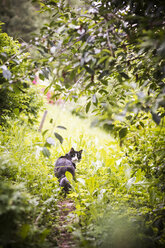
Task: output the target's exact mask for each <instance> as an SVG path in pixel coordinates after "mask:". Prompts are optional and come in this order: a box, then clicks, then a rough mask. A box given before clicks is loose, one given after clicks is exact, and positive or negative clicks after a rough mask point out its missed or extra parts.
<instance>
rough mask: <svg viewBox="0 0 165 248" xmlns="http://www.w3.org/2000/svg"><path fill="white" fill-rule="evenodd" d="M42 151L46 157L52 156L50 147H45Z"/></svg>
mask: <svg viewBox="0 0 165 248" xmlns="http://www.w3.org/2000/svg"><path fill="white" fill-rule="evenodd" d="M42 153H43V155H44V156H45V157H47V158H49V157H50V151H49V150H48V148H46V147H43V148H42Z"/></svg>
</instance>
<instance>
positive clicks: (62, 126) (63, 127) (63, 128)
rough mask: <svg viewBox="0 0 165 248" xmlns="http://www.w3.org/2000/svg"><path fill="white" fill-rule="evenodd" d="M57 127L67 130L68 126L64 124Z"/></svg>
mask: <svg viewBox="0 0 165 248" xmlns="http://www.w3.org/2000/svg"><path fill="white" fill-rule="evenodd" d="M57 128H60V129H65V130H67V128H66V127H64V126H61V125H60V126H57Z"/></svg>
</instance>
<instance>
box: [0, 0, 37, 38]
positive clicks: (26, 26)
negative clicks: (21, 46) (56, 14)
mask: <svg viewBox="0 0 165 248" xmlns="http://www.w3.org/2000/svg"><path fill="white" fill-rule="evenodd" d="M39 20H40V18H38V16H37V13H36V8H35V7H34V6H33V5H32V3H31V1H30V0H10V1H9V0H7V1H6V0H5V1H1V2H0V21H2V22H4V23H5V24H4V25H3V31H4V32H6V33H7V34H8V35H9V36H12V37H14V38H15V39H20V40H21V41H22V40H24V41H26V42H28V41H29V40H30V39H31V33H32V32H35V31H37V28H38V26H39ZM40 21H41V20H40Z"/></svg>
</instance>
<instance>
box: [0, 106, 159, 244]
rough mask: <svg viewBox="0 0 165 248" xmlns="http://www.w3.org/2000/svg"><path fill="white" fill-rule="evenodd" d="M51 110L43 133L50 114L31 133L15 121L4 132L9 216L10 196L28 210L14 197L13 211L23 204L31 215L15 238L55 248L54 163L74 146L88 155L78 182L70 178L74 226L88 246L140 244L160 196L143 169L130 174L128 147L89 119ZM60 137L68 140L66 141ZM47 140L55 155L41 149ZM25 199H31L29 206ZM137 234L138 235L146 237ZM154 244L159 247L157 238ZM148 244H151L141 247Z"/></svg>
mask: <svg viewBox="0 0 165 248" xmlns="http://www.w3.org/2000/svg"><path fill="white" fill-rule="evenodd" d="M45 109H47V111H48V114H47V117H46V120H45V123H44V126H43V130H42V132H38V127H39V122H40V121H41V119H42V116H43V112H44V110H43V111H42V112H41V113H40V116H39V119H38V122H37V123H36V125H35V126H33V128H32V127H29V126H28V125H27V124H26V122H24V123H23V122H22V120H21V118H20V119H19V120H16V121H11V120H9V124H10V125H9V127H8V128H7V129H6V130H5V131H2V130H1V131H0V138H1V139H0V140H1V143H0V163H1V167H0V179H1V181H2V183H3V182H4V183H5V184H4V185H6V183H7V184H8V186H7V187H6V186H4V187H3V188H4V191H3V194H2V200H3V199H4V196H3V195H4V194H5V187H6V194H7V195H8V192H9V188H11V189H12V190H13V196H12V197H11V195H10V194H9V196H8V197H9V201H5V203H4V204H6V205H5V206H6V207H5V208H4V210H3V211H4V212H3V213H4V214H7V215H8V211H10V207H9V206H10V201H12V200H10V198H11V199H13V197H14V196H15V195H22V196H23V197H22V198H21V199H22V205H23V206H24V207H23V208H21V203H20V200H19V199H18V200H17V197H15V198H14V199H16V200H14V204H15V206H17V205H18V206H19V207H20V209H21V210H20V211H23V213H24V214H23V215H26V212H28V211H30V212H29V214H28V216H29V217H28V220H26V222H25V221H24V216H23V215H21V216H22V217H21V218H22V219H19V218H18V217H15V218H16V222H18V229H19V232H17V235H18V233H19V235H18V236H20V235H21V237H22V239H23V242H24V243H23V246H25V247H26V245H25V244H28V243H29V242H30V243H31V247H35V246H36V245H37V247H43V246H44V244H45V243H44V242H45V241H49V242H50V243H49V245H48V246H49V247H51V244H52V246H53V245H55V239H54V238H53V237H55V236H56V235H59V233H58V231H57V230H58V228H57V227H58V207H57V203H58V201H59V199H61V197H62V196H61V193H60V191H61V189H60V188H59V185H58V180H57V178H55V176H54V163H55V161H56V159H57V158H58V157H59V156H61V155H64V154H66V153H67V152H68V151H69V150H70V148H71V147H74V148H75V149H76V150H81V149H83V153H82V160H81V162H80V163H79V164H77V169H76V181H72V178H71V177H70V175H69V174H68V175H67V176H68V179H69V180H70V181H71V183H72V191H71V193H70V194H69V195H68V196H67V197H68V198H71V199H72V200H74V202H75V206H76V210H75V211H74V218H73V219H74V221H73V222H71V223H70V226H69V227H68V228H69V229H70V230H71V231H72V232H73V233H74V234H75V237H76V239H78V240H79V242H80V243H81V246H82V247H85V248H88V247H89V248H91V247H102V248H104V247H105V248H106V247H108V246H110V247H114V248H116V247H121V244H123V243H125V246H124V247H130V248H135V247H139V245H141V244H142V240H143V239H142V236H143V228H142V226H143V227H144V224H143V222H144V221H143V218H144V216H145V214H146V213H147V214H148V213H150V212H151V209H150V206H151V203H153V199H154V198H153V194H151V186H150V185H151V184H150V182H149V181H147V180H146V178H145V175H144V172H143V171H142V170H140V169H138V168H136V176H132V173H133V170H132V168H131V166H132V165H131V164H129V161H128V159H127V156H126V155H125V153H124V152H123V151H124V149H123V148H122V150H121V148H120V147H119V144H118V142H117V141H116V140H114V139H113V137H111V136H110V135H109V134H108V133H105V132H104V131H103V130H101V129H99V128H96V127H95V128H94V127H90V124H91V120H90V119H80V118H79V117H77V116H73V115H72V114H71V113H70V112H69V111H68V110H67V106H54V105H46V107H45ZM58 126H64V127H65V128H66V129H61V128H58ZM54 132H56V133H58V134H60V135H61V136H62V137H63V143H62V144H61V143H60V141H59V140H58V139H57V138H56V137H55V135H54ZM140 132H141V131H140ZM49 137H51V138H52V139H53V140H54V145H52V146H50V147H48V146H47V149H49V152H50V156H49V157H46V156H44V154H43V152H42V151H43V147H45V144H46V140H47V139H48V138H49ZM130 149H131V144H130ZM20 184H21V186H20ZM14 185H15V186H14ZM26 194H27V197H26ZM154 194H155V196H156V199H155V203H154V204H155V205H154V206H156V201H157V198H158V197H160V196H159V195H158V193H157V191H155V193H154ZM0 197H1V196H0ZM24 198H25V199H26V200H24ZM0 199H1V198H0ZM161 199H162V198H161V197H160V201H161ZM151 201H152V202H151ZM25 202H29V206H28V205H27V203H26V204H25ZM16 209H17V207H16V208H15V210H13V211H16ZM30 209H31V210H30ZM15 216H17V215H15ZM72 217H73V216H72ZM24 222H25V223H24ZM13 223H15V219H14V221H13ZM148 223H149V221H148ZM1 224H2V225H3V223H1ZM9 225H10V223H9ZM7 228H8V226H7ZM137 230H140V232H139V231H137ZM38 232H39V233H38ZM130 233H131V235H130ZM137 233H140V235H141V237H140V238H139V236H138V235H137ZM17 235H15V233H14V239H15V240H17V241H18V240H20V237H19V238H18V239H17V238H16V237H17ZM3 239H4V240H5V238H4V237H3ZM6 240H8V237H7V238H6ZM126 240H128V242H126ZM137 240H138V242H136V241H137ZM15 242H16V241H15ZM150 242H151V244H153V243H152V242H153V241H152V240H150ZM21 245H22V243H21ZM21 245H20V247H21ZM126 245H127V246H126ZM4 247H5V246H4ZM18 247H19V245H18ZM143 247H147V246H145V244H143Z"/></svg>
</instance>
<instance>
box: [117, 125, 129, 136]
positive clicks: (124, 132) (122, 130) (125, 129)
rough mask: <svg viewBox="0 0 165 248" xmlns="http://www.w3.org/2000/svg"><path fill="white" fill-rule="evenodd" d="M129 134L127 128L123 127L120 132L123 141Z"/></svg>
mask: <svg viewBox="0 0 165 248" xmlns="http://www.w3.org/2000/svg"><path fill="white" fill-rule="evenodd" d="M127 132H128V129H127V127H123V128H122V129H120V131H119V137H120V139H123V138H124V137H125V136H126V135H127Z"/></svg>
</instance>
